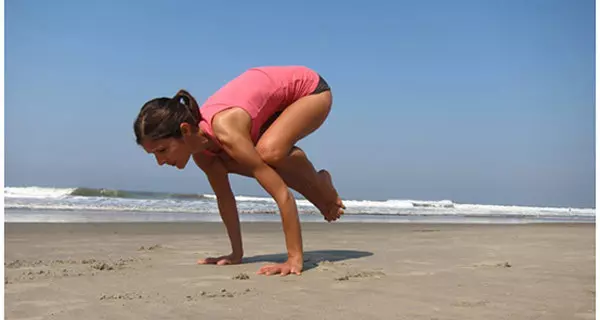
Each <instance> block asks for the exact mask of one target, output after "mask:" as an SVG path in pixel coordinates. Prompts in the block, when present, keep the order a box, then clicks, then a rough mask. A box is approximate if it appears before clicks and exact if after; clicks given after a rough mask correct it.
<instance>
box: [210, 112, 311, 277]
mask: <svg viewBox="0 0 600 320" xmlns="http://www.w3.org/2000/svg"><path fill="white" fill-rule="evenodd" d="M244 120H246V119H245V114H241V113H239V112H238V113H230V116H228V115H226V116H222V117H219V118H216V119H215V120H214V121H213V130H214V132H215V134H216V135H217V137H218V139H219V140H220V142H221V144H222V145H223V148H224V150H225V151H226V152H227V153H228V154H229V155H230V156H231V157H232V158H233V159H234V160H235V161H237V162H238V163H239V164H241V165H243V166H245V167H247V168H249V170H250V171H251V172H252V174H253V175H254V177H255V178H256V180H257V181H258V182H259V183H260V185H261V186H262V187H263V188H264V189H265V190H266V191H267V192H268V193H269V194H270V195H271V196H272V197H273V199H275V202H277V206H278V207H279V210H280V211H281V219H282V224H283V231H284V233H285V241H286V246H287V251H288V261H287V262H286V263H284V264H277V265H268V266H265V267H263V268H261V270H259V273H265V274H274V273H281V274H282V275H286V274H289V273H296V274H300V272H301V271H302V264H303V250H302V234H301V229H300V221H299V218H298V209H297V207H296V202H295V200H294V197H293V195H292V193H291V192H290V190H289V189H288V187H287V185H286V184H285V182H284V181H283V179H282V178H281V176H280V175H279V174H278V173H277V172H276V171H275V170H274V169H273V168H271V167H270V166H269V165H268V164H266V163H265V162H264V161H263V160H262V158H261V157H260V155H259V154H258V152H257V151H256V149H255V147H254V144H253V143H252V140H251V138H250V134H249V130H246V129H247V128H243V126H242V129H240V123H244Z"/></svg>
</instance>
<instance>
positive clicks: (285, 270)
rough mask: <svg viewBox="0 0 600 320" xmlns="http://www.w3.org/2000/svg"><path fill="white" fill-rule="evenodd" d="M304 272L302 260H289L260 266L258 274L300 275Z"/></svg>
mask: <svg viewBox="0 0 600 320" xmlns="http://www.w3.org/2000/svg"><path fill="white" fill-rule="evenodd" d="M301 273H302V261H300V262H298V261H296V260H292V259H290V260H288V261H286V262H284V263H277V264H269V265H266V266H263V267H262V268H260V269H259V270H258V271H257V272H256V274H264V275H267V276H270V275H272V274H279V275H282V276H287V275H288V274H296V275H300V274H301Z"/></svg>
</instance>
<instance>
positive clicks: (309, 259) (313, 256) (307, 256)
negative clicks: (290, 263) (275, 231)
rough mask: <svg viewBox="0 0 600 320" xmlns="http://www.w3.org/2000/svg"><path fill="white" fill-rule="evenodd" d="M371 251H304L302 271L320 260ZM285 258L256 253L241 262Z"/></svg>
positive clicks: (344, 258) (345, 258) (352, 256)
mask: <svg viewBox="0 0 600 320" xmlns="http://www.w3.org/2000/svg"><path fill="white" fill-rule="evenodd" d="M372 255H373V253H372V252H367V251H355V250H315V251H304V267H303V269H304V271H307V270H310V269H312V268H314V267H316V266H317V265H318V264H319V263H320V262H323V261H329V262H338V261H344V260H350V259H358V258H363V257H368V256H372ZM286 260H287V254H286V253H278V254H264V255H257V256H252V257H248V258H243V260H242V263H256V262H269V263H283V262H285V261H286Z"/></svg>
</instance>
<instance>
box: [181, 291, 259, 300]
mask: <svg viewBox="0 0 600 320" xmlns="http://www.w3.org/2000/svg"><path fill="white" fill-rule="evenodd" d="M252 291H253V289H250V288H246V289H245V290H243V291H228V290H227V289H221V290H219V291H218V292H207V291H200V292H199V293H197V294H195V295H187V296H186V297H185V299H186V300H187V301H197V300H198V299H202V298H235V297H238V296H242V295H245V294H248V293H250V292H252Z"/></svg>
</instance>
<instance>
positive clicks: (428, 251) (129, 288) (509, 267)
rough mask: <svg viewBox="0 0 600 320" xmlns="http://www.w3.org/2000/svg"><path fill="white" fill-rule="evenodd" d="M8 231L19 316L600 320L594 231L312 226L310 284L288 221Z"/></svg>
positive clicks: (308, 229)
mask: <svg viewBox="0 0 600 320" xmlns="http://www.w3.org/2000/svg"><path fill="white" fill-rule="evenodd" d="M242 231H243V237H244V246H245V251H246V256H245V260H244V263H243V264H240V265H234V266H202V265H196V264H195V262H196V260H198V259H199V258H203V257H206V256H207V255H219V254H226V253H228V251H229V241H228V238H227V236H226V234H225V230H224V227H223V225H222V224H221V223H97V224H13V223H7V224H5V266H4V270H5V286H4V287H5V316H6V319H68V320H70V319H73V320H75V319H311V320H314V319H427V320H431V319H439V320H442V319H461V320H463V319H490V320H491V319H557V320H558V319H560V320H565V319H594V317H595V295H596V291H595V225H593V224H530V225H458V224H446V225H437V224H375V223H366V224H360V223H333V224H327V223H304V224H303V236H304V248H305V267H304V268H305V270H304V273H303V274H302V275H301V276H295V275H291V276H287V277H281V276H262V275H261V276H258V275H255V272H256V271H257V270H258V269H259V268H260V266H262V265H264V264H266V263H268V262H271V261H282V260H283V259H285V244H284V240H283V233H282V230H281V224H278V223H244V224H243V226H242Z"/></svg>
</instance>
